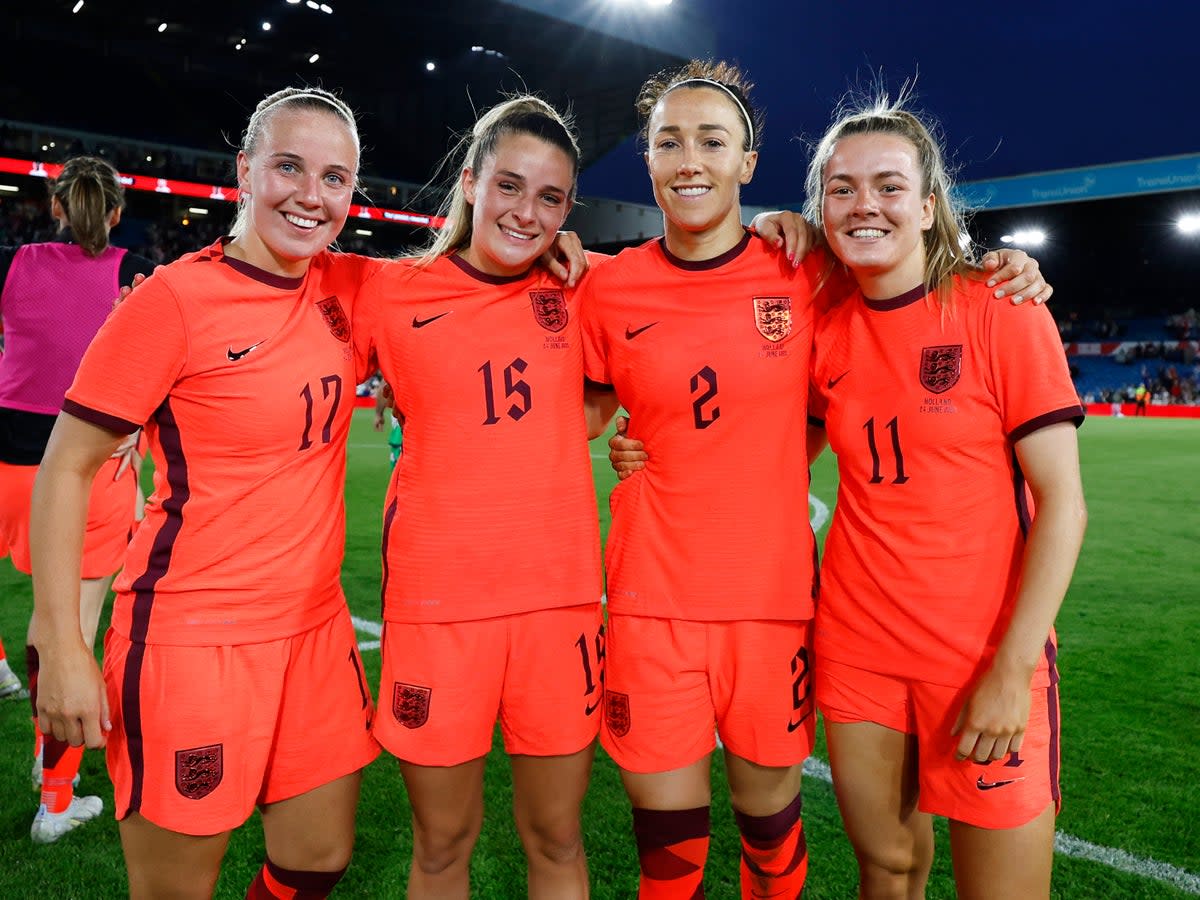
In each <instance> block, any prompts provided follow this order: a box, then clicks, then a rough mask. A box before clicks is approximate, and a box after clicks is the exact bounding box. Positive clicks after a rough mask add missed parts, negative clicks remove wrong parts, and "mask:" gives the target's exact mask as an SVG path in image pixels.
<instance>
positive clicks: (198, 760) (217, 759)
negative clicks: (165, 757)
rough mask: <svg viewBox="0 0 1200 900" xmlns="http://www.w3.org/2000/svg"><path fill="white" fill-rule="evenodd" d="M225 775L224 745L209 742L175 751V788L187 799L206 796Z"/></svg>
mask: <svg viewBox="0 0 1200 900" xmlns="http://www.w3.org/2000/svg"><path fill="white" fill-rule="evenodd" d="M224 775H225V747H224V745H223V744H209V745H208V746H207V747H193V748H192V749H190V750H176V751H175V789H176V790H177V791H179V793H180V794H181V795H182V796H184V797H187V798H188V799H189V800H199V799H201V798H203V797H207V796H208V795H209V794H211V793H212V792H213V791H214V790H216V788H217V785H219V784H220V783H221V779H222V778H223V777H224Z"/></svg>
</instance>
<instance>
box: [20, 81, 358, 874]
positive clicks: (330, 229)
mask: <svg viewBox="0 0 1200 900" xmlns="http://www.w3.org/2000/svg"><path fill="white" fill-rule="evenodd" d="M358 158H359V145H358V131H357V127H356V125H355V122H354V117H353V114H352V113H351V112H350V110H349V109H348V108H347V107H346V105H345V104H344V103H342V101H341V100H339V99H338V98H337V97H335V96H334V95H332V94H330V93H328V92H325V91H322V90H317V89H304V90H297V89H287V90H284V91H280V92H278V93H275V94H272V95H271V96H269V97H267V98H266V99H264V100H263V101H262V102H261V103H260V104H259V105H258V108H257V109H256V110H255V112H254V114H253V115H252V116H251V118H250V122H249V124H248V126H247V130H246V134H245V137H244V139H243V143H242V149H241V151H240V152H239V153H238V160H237V175H238V186H239V188H240V191H241V198H242V199H241V202H240V206H239V210H238V218H237V220H236V222H235V224H234V228H233V230H232V236H231V237H229V238H223V239H221V240H220V241H218V242H217V243H215V244H213V245H212V246H210V247H207V248H205V249H204V250H201V251H199V252H197V253H192V254H189V255H187V256H185V257H183V258H182V259H181V260H179V261H178V262H175V263H172V264H171V265H169V266H165V267H162V268H160V269H159V270H158V271H157V273H156V274H155V275H154V276H152V277H151V278H150V279H148V280H147V281H146V283H145V284H144V285H142V286H141V287H139V288H138V289H137V290H136V291H135V292H134V293H133V294H132V295H131V296H130V297H129V298H128V299H127V300H125V301H124V302H123V303H122V304H121V305H120V307H118V309H117V310H116V311H115V312H114V313H113V314H112V316H111V317H110V318H109V319H108V321H107V323H106V324H105V326H104V327H103V328H102V329H101V331H100V333H99V334H98V335H97V337H96V340H95V341H94V343H93V344H92V346H91V347H90V348H89V350H88V352H87V354H86V356H85V357H84V360H83V363H82V364H81V366H80V369H79V373H78V375H77V376H76V379H75V383H74V384H73V385H72V386H71V388H70V389H69V390H68V392H67V399H66V403H65V404H64V409H63V413H62V414H61V415H60V416H59V419H58V422H57V424H56V425H55V427H54V431H53V433H52V435H51V438H50V443H49V446H48V448H47V451H46V457H45V460H44V462H43V465H42V470H41V472H40V473H39V477H38V481H37V484H36V487H35V491H34V510H33V513H34V514H33V526H32V527H33V543H34V550H35V552H34V561H33V568H34V594H35V606H36V613H35V615H36V618H37V635H38V649H39V650H40V651H41V657H42V675H41V688H42V690H41V693H40V695H39V699H38V711H39V713H40V717H41V721H42V725H43V728H45V729H46V730H47V731H48V733H53V734H54V736H55V737H56V738H59V739H63V740H67V741H69V742H70V743H72V744H80V743H86V744H87V745H88V746H93V747H94V746H100V745H102V744H104V743H105V741H106V739H107V746H108V762H109V771H110V774H111V775H112V778H113V782H114V786H115V795H116V805H117V817H118V819H120V831H121V842H122V847H123V849H124V852H125V859H126V863H127V867H128V870H129V882H130V893H131V895H132V896H133V897H158V896H166V895H168V894H169V895H170V896H176V897H185V896H186V897H208V896H210V895H211V893H212V890H213V886H214V884H215V882H216V879H217V875H218V872H219V868H220V863H221V858H222V855H223V853H224V850H225V846H226V843H227V841H228V839H229V833H230V830H231V829H233V828H235V827H237V826H239V825H241V824H242V823H243V822H244V821H245V820H246V819H247V818H248V817H249V815H250V814H251V812H252V811H253V810H254V808H255V806H258V807H259V809H260V810H261V812H262V822H263V830H264V834H265V838H266V852H267V859H266V860H265V862H264V865H263V868H262V870H261V871H260V872H259V874H258V877H257V878H256V880H255V882H254V883H253V884H252V885H251V887H250V892H249V894H248V895H247V896H249V897H252V898H270V897H292V896H295V895H296V892H297V891H300V892H303V894H304V895H305V896H314V897H317V896H324V895H326V894H327V893H328V892H329V891H330V890H332V888H333V885H334V884H336V882H337V880H338V879H339V878H340V877H341V874H342V872H343V871H344V870H345V867H346V865H347V864H348V862H349V859H350V853H351V849H352V846H353V840H354V808H355V804H356V802H357V799H358V790H359V781H360V770H361V769H362V767H363V766H364V765H366V764H367V763H368V762H370V761H371V760H372V759H374V758H375V756H376V755H377V754H378V752H379V751H378V746H377V745H376V743H375V741H374V740H373V739H372V737H371V735H370V731H369V729H370V724H371V715H372V704H371V699H370V694H369V692H368V690H367V687H366V683H365V680H364V677H363V672H362V664H361V661H360V659H359V655H358V648H357V641H356V638H355V633H354V628H353V626H352V625H351V622H350V616H349V612H348V610H347V608H346V602H345V598H344V596H343V594H342V589H341V585H340V583H339V569H340V565H341V561H342V547H343V543H344V509H343V499H342V494H343V484H344V479H345V441H346V435H347V433H348V430H349V425H350V414H351V409H352V407H353V402H352V401H353V397H354V385H355V382H356V373H355V368H354V355H353V352H352V344H351V342H350V339H351V334H350V318H349V317H350V315H351V313H352V309H351V308H350V303H349V300H350V298H352V297H353V296H354V292H355V291H356V289H357V286H358V284H359V283H360V282H361V281H362V279H363V277H364V275H365V274H366V272H367V271H368V270H369V269H371V268H372V266H373V265H375V264H373V263H371V262H370V261H366V260H363V259H361V258H357V257H350V256H343V255H337V254H333V253H331V252H330V251H328V250H327V249H326V248H327V246H328V245H329V244H330V242H331V241H333V240H334V238H336V237H337V235H338V233H339V232H340V231H341V229H342V226H343V225H344V223H345V220H346V216H347V213H348V211H349V206H350V200H351V197H352V194H353V190H354V183H355V176H356V173H357V171H358ZM130 360H136V361H137V366H136V374H135V375H133V376H130V377H125V378H119V379H114V378H113V377H112V373H113V372H114V371H118V372H128V371H129V365H130V363H129V361H130ZM143 425H144V426H145V429H146V434H147V436H148V438H149V441H150V447H151V453H152V455H153V456H154V461H155V474H154V477H155V490H154V494H153V496H152V497H151V498H150V500H149V502H148V504H147V508H146V518H145V521H144V522H143V524H142V525H141V527H140V528H139V529H138V531H137V533H136V535H135V537H134V540H133V542H132V544H131V545H130V548H129V551H128V555H127V558H126V561H125V568H124V570H123V572H122V574H121V576H120V577H119V578H118V580H117V582H116V585H115V589H116V591H117V599H116V605H115V608H114V612H113V617H112V628H111V629H110V631H109V633H108V636H107V639H106V642H105V658H104V678H103V680H101V675H100V672H99V671H98V670H97V668H96V664H95V660H94V659H93V657H92V651H91V648H90V647H89V646H87V645H86V644H85V643H84V642H82V641H81V640H80V634H79V622H78V586H77V579H78V574H79V543H78V539H79V534H80V530H81V528H82V510H83V505H84V503H85V502H86V486H87V485H88V484H90V479H91V476H92V473H93V472H94V471H95V470H96V468H97V467H98V466H99V465H100V464H101V463H102V462H103V461H104V459H106V458H107V456H108V454H109V453H111V452H112V448H113V447H114V446H115V445H116V444H117V443H118V442H119V441H120V440H121V438H122V436H123V435H124V434H126V433H129V432H131V431H133V430H135V429H137V428H138V427H139V426H143ZM110 719H111V723H110ZM110 729H111V730H110Z"/></svg>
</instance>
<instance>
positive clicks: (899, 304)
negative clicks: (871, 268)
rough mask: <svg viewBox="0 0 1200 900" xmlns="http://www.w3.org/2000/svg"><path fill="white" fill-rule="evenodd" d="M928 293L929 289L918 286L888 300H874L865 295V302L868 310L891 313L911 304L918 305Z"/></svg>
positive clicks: (921, 285)
mask: <svg viewBox="0 0 1200 900" xmlns="http://www.w3.org/2000/svg"><path fill="white" fill-rule="evenodd" d="M928 293H929V288H927V287H925V285H923V284H918V285H917V286H916V287H915V288H913V289H912V290H911V291H905V292H904V293H903V294H901V295H900V296H899V297H891V298H889V299H887V300H872V299H871V298H870V297H868V296H866V295H865V294H864V295H863V302H864V303H866V304H867V309H873V310H875V311H876V312H890V311H891V310H893V309H903V308H904V307H906V306H908V305H909V304H910V303H916V302H917V301H918V300H920V299H921V298H922V297H924V296H925V295H926V294H928Z"/></svg>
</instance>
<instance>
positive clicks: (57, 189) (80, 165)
mask: <svg viewBox="0 0 1200 900" xmlns="http://www.w3.org/2000/svg"><path fill="white" fill-rule="evenodd" d="M49 188H50V196H51V197H53V198H55V199H56V200H58V202H59V203H60V204H61V205H62V209H63V212H64V213H65V214H66V217H67V224H69V225H70V227H71V236H72V237H73V238H74V240H75V243H77V244H78V245H79V246H80V247H82V248H83V252H84V253H86V254H87V255H88V256H99V255H100V254H101V253H103V252H104V251H105V250H106V249H107V248H108V231H109V225H108V220H109V218H110V217H111V216H112V214H113V211H114V210H117V209H123V208H124V206H125V189H124V188H123V187H121V176H120V175H118V174H117V170H116V169H114V168H113V167H112V166H111V165H110V164H109V163H108V162H106V161H105V160H103V159H98V158H97V157H95V156H76V157H75V158H74V159H69V160H67V162H66V165H64V166H63V169H62V173H61V174H59V176H58V177H57V178H55V179H54V180H53V181H51V182H50V184H49Z"/></svg>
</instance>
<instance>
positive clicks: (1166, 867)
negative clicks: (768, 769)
mask: <svg viewBox="0 0 1200 900" xmlns="http://www.w3.org/2000/svg"><path fill="white" fill-rule="evenodd" d="M804 774H805V775H807V776H808V777H809V778H819V779H821V780H822V781H827V782H830V783H832V782H833V776H832V774H831V773H830V771H829V766H828V764H826V763H823V762H821V760H819V759H817V758H815V757H812V756H810V757H809V758H808V759H806V760H805V761H804ZM1054 852H1055V853H1058V854H1060V855H1062V856H1069V857H1071V858H1072V859H1086V860H1088V861H1089V862H1095V863H1100V864H1101V865H1103V866H1108V867H1109V868H1110V869H1117V870H1119V871H1121V872H1128V873H1129V874H1131V875H1138V876H1141V877H1142V878H1152V879H1154V880H1155V881H1162V882H1165V883H1166V884H1170V885H1173V886H1175V887H1177V888H1179V889H1180V890H1181V891H1184V892H1186V893H1188V894H1200V876H1197V875H1193V874H1192V873H1191V872H1187V871H1184V870H1183V869H1179V868H1176V867H1175V866H1172V865H1170V864H1168V863H1162V862H1158V860H1154V859H1142V858H1141V857H1140V856H1134V855H1133V854H1132V853H1127V852H1125V851H1124V850H1114V849H1113V848H1112V847H1101V846H1100V845H1099V844H1093V843H1091V842H1089V841H1085V840H1083V839H1082V838H1077V837H1074V836H1073V835H1069V834H1064V833H1063V832H1061V831H1056V832H1055V833H1054Z"/></svg>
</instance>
